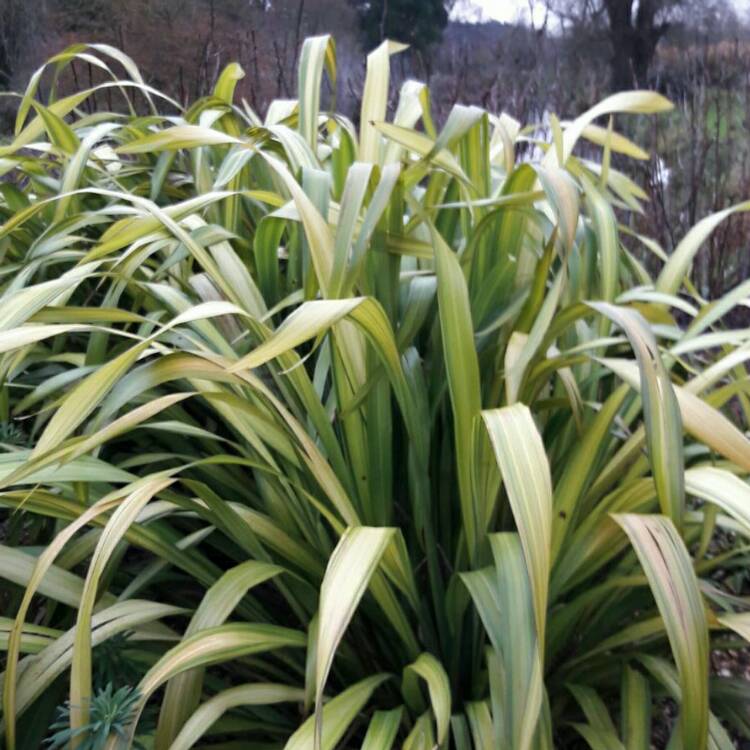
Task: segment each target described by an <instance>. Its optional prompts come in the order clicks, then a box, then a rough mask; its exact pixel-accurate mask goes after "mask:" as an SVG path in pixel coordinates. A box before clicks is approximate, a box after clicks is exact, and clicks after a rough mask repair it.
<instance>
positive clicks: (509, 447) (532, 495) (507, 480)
mask: <svg viewBox="0 0 750 750" xmlns="http://www.w3.org/2000/svg"><path fill="white" fill-rule="evenodd" d="M482 419H483V420H484V424H485V426H486V427H487V432H488V433H489V436H490V441H491V443H492V447H493V449H494V451H495V459H496V460H497V465H498V467H499V468H500V473H501V474H502V477H503V482H504V484H505V491H506V492H507V494H508V500H509V501H510V506H511V509H512V511H513V517H514V519H515V521H516V526H517V527H518V533H519V536H520V538H521V544H522V545H523V553H524V558H525V560H526V566H527V568H528V572H529V578H530V581H531V588H532V591H533V598H534V613H535V620H536V630H537V638H538V640H539V643H540V644H543V643H544V630H545V622H546V618H547V590H548V586H549V569H550V545H551V541H552V480H551V478H550V470H549V462H548V461H547V455H546V453H545V450H544V444H543V443H542V438H541V436H540V434H539V431H538V430H537V428H536V424H534V419H533V418H532V416H531V412H530V411H529V409H528V407H526V406H524V405H523V404H514V405H513V406H507V407H505V408H502V409H492V410H488V411H483V412H482Z"/></svg>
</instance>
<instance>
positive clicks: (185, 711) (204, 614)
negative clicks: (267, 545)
mask: <svg viewBox="0 0 750 750" xmlns="http://www.w3.org/2000/svg"><path fill="white" fill-rule="evenodd" d="M282 570H283V569H282V568H280V567H279V566H278V565H272V564H271V563H266V562H260V561H258V560H247V561H245V562H244V563H240V564H239V565H235V566H234V567H233V568H230V569H229V570H227V571H226V572H225V573H224V575H222V576H221V578H220V579H219V580H218V581H217V582H216V583H215V584H214V585H213V586H212V587H211V588H210V589H209V590H208V591H207V592H206V594H205V596H204V597H203V599H202V600H201V603H200V604H199V605H198V608H197V609H196V610H195V614H194V615H193V617H192V618H191V620H190V624H189V625H188V627H187V629H186V630H185V637H186V638H189V637H190V636H192V635H194V634H195V633H198V632H200V631H201V630H205V629H206V628H211V627H216V626H217V625H221V624H222V623H224V621H225V620H226V619H227V618H228V617H229V615H230V614H231V613H232V611H233V610H234V608H235V607H236V606H237V605H238V604H239V602H240V601H241V600H242V598H243V597H244V596H245V594H246V593H247V591H248V590H249V589H251V588H252V587H253V586H257V585H258V584H260V583H263V582H264V581H267V580H268V579H269V578H273V577H274V576H276V575H278V574H279V573H281V572H282ZM202 686H203V671H202V670H190V671H189V672H183V673H182V674H179V675H177V677H174V678H173V679H172V680H170V681H169V682H168V683H167V689H166V692H165V695H164V700H163V702H162V706H161V711H160V712H159V724H158V726H157V730H156V738H155V744H154V746H155V747H156V748H161V747H163V748H167V747H169V744H170V743H171V742H172V740H173V739H174V738H175V737H176V736H177V733H178V732H179V731H180V729H181V727H182V726H183V725H184V724H185V722H186V721H187V719H188V717H189V716H190V715H191V714H192V713H193V712H194V711H195V709H196V707H197V705H198V703H199V702H200V696H201V688H202Z"/></svg>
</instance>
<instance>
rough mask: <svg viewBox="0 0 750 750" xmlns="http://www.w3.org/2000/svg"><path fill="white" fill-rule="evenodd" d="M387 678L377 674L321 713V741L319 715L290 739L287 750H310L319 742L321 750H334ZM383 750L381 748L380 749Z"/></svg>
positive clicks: (362, 681) (330, 704)
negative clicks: (318, 736)
mask: <svg viewBox="0 0 750 750" xmlns="http://www.w3.org/2000/svg"><path fill="white" fill-rule="evenodd" d="M388 677H389V675H387V674H376V675H373V676H372V677H367V678H365V679H364V680H361V681H360V682H358V683H357V684H356V685H352V686H351V687H349V688H347V689H346V690H344V692H342V693H340V694H339V695H337V696H336V697H335V698H332V699H331V700H330V701H328V702H327V703H326V705H325V706H324V707H323V709H322V712H321V713H322V727H323V732H322V736H321V737H320V739H319V740H316V739H315V737H316V735H318V733H319V725H320V722H319V721H318V715H317V713H316V715H315V716H311V717H310V718H309V719H307V720H306V721H305V722H304V723H303V724H302V726H301V727H300V728H299V729H298V730H297V731H296V732H295V733H294V734H293V735H292V736H291V737H290V738H289V740H288V741H287V743H286V745H284V750H310V748H311V747H314V746H315V743H316V742H318V741H319V742H320V744H319V747H320V748H321V750H333V748H334V747H336V745H337V743H338V741H339V740H340V739H341V737H342V736H343V735H344V732H346V730H347V729H348V728H349V725H350V724H351V723H352V721H354V719H355V718H356V717H357V715H358V714H359V712H360V711H361V710H362V709H363V708H364V706H365V705H366V704H367V701H368V700H370V696H371V695H372V694H373V692H374V691H375V689H376V688H377V687H378V686H380V685H382V683H383V682H385V681H386V680H387V679H388ZM378 750H380V747H378Z"/></svg>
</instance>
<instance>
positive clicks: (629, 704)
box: [620, 667, 651, 750]
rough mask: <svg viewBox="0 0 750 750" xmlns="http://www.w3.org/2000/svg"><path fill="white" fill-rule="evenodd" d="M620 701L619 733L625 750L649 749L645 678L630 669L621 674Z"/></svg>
mask: <svg viewBox="0 0 750 750" xmlns="http://www.w3.org/2000/svg"><path fill="white" fill-rule="evenodd" d="M621 685H622V687H621V690H620V700H621V704H622V715H621V719H620V722H621V725H622V728H621V732H622V741H623V744H624V745H625V750H649V748H650V747H651V687H650V685H649V682H648V680H647V679H646V678H645V676H644V675H643V674H642V673H641V672H639V671H638V670H636V669H633V668H632V667H625V669H624V670H623V673H622V683H621Z"/></svg>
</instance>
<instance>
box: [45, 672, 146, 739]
mask: <svg viewBox="0 0 750 750" xmlns="http://www.w3.org/2000/svg"><path fill="white" fill-rule="evenodd" d="M137 704H138V693H136V692H135V691H134V690H133V689H132V688H130V687H122V688H120V689H119V690H114V689H113V687H112V683H111V682H110V683H107V685H106V687H105V688H103V689H102V690H100V691H99V692H97V693H96V694H95V695H94V697H93V698H92V699H91V707H90V710H89V722H88V724H84V725H83V726H80V727H78V728H77V729H71V726H70V704H66V705H65V706H64V707H63V708H61V709H59V710H58V718H57V721H56V722H55V723H54V724H53V725H52V727H51V729H52V730H54V734H53V735H52V736H51V737H50V738H49V740H48V742H47V747H48V748H50V750H59V748H67V747H71V746H72V745H73V744H74V740H76V739H78V742H77V744H76V747H78V748H80V749H81V750H97V749H98V748H102V747H104V746H105V744H106V743H107V740H108V739H109V738H110V737H113V736H115V737H120V738H122V739H127V736H128V735H127V728H128V725H129V724H130V721H131V719H132V718H133V717H132V715H133V711H134V710H135V709H136V706H137ZM134 746H135V747H138V746H139V745H137V744H134ZM140 747H142V745H141V746H140Z"/></svg>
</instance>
